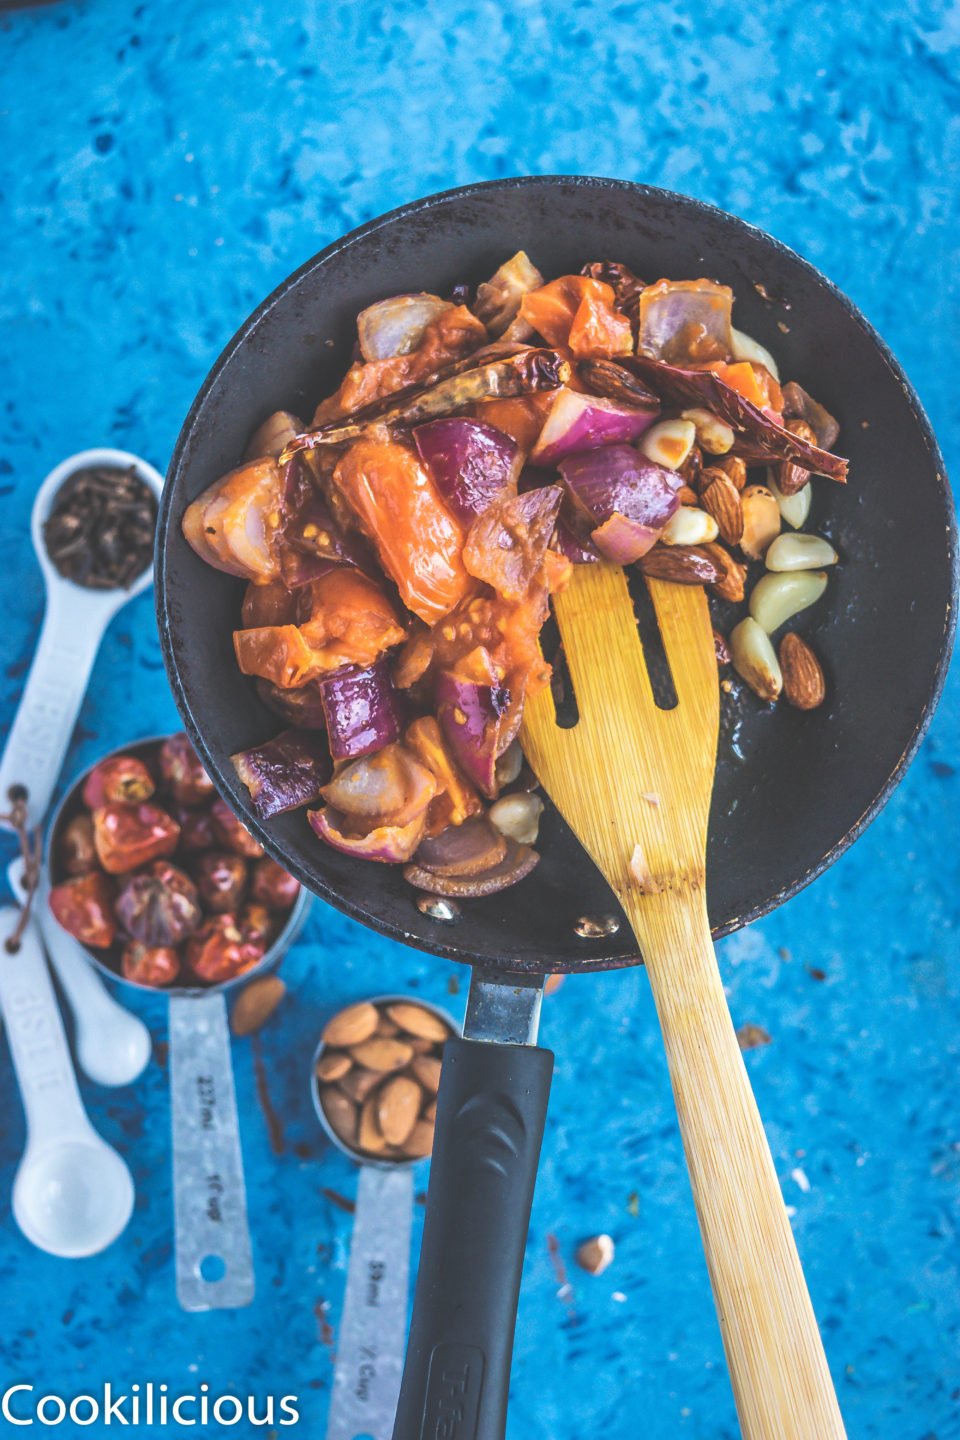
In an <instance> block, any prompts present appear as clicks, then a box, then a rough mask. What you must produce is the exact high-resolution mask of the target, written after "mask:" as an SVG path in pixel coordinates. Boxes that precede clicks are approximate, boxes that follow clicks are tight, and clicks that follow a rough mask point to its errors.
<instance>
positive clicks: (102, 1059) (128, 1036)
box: [7, 858, 152, 1085]
mask: <svg viewBox="0 0 960 1440" xmlns="http://www.w3.org/2000/svg"><path fill="white" fill-rule="evenodd" d="M7 879H8V880H9V881H10V888H11V890H12V891H13V893H14V895H15V897H16V898H17V900H19V902H20V904H21V905H22V904H23V903H24V901H25V899H26V890H25V889H24V885H23V861H22V860H21V859H19V858H18V859H16V860H14V862H13V864H12V865H10V867H9V868H8V870H7ZM48 894H49V882H48V880H47V874H46V870H44V871H43V872H42V873H41V876H40V884H39V886H38V888H37V893H36V895H35V896H34V901H33V907H34V908H33V914H34V918H35V920H36V922H37V928H38V929H39V931H40V934H41V935H42V937H43V944H44V948H45V950H46V952H47V957H48V959H49V960H50V962H51V964H52V965H53V968H54V970H55V971H56V972H57V979H58V980H59V981H60V985H61V987H62V989H63V991H64V994H65V995H66V997H67V999H68V1001H69V1002H70V1008H71V1010H72V1011H73V1023H74V1043H75V1045H76V1050H77V1059H78V1060H79V1061H80V1064H81V1066H82V1068H83V1071H84V1074H85V1075H88V1076H89V1077H90V1079H91V1080H93V1081H95V1082H96V1083H97V1084H98V1085H132V1084H133V1082H134V1080H136V1078H137V1076H138V1075H141V1074H142V1073H143V1071H144V1069H145V1067H146V1064H147V1061H148V1060H149V1059H150V1053H151V1048H152V1047H151V1042H150V1031H149V1030H148V1029H147V1027H146V1025H144V1023H143V1021H142V1020H141V1019H140V1018H139V1017H138V1016H136V1015H132V1014H131V1013H130V1011H129V1010H125V1009H124V1007H123V1006H122V1005H120V1004H118V1003H117V1001H116V1000H115V999H114V998H113V996H112V995H111V994H110V992H109V990H108V989H107V987H106V985H104V983H103V981H102V980H101V979H100V976H99V975H98V974H97V972H96V970H94V968H93V966H92V965H91V964H90V961H89V960H88V959H87V956H86V952H85V951H84V949H83V946H82V945H80V944H79V942H78V941H76V940H75V939H74V938H73V936H72V935H68V934H67V932H66V930H64V929H63V928H62V926H60V925H58V924H57V921H56V920H55V919H54V917H53V915H52V913H51V911H50V907H49V905H48V904H47V896H48Z"/></svg>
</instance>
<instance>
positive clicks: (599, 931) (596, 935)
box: [573, 915, 620, 940]
mask: <svg viewBox="0 0 960 1440" xmlns="http://www.w3.org/2000/svg"><path fill="white" fill-rule="evenodd" d="M573 928H574V930H576V932H577V934H578V935H579V936H580V937H581V938H582V939H584V940H601V939H602V938H603V937H604V936H605V935H616V933H617V931H618V930H619V929H620V921H619V920H618V919H617V917H616V915H581V916H580V917H579V919H577V920H575V921H574V925H573Z"/></svg>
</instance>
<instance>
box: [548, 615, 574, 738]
mask: <svg viewBox="0 0 960 1440" xmlns="http://www.w3.org/2000/svg"><path fill="white" fill-rule="evenodd" d="M540 649H541V651H542V652H543V658H544V660H546V661H547V663H548V664H550V665H552V667H553V675H552V676H551V679H550V690H551V693H552V695H553V704H554V709H555V710H556V712H557V724H558V725H559V726H560V729H561V730H572V729H573V727H574V726H575V725H576V724H577V722H578V721H579V719H580V710H579V707H578V706H577V697H576V695H575V694H574V689H573V677H572V676H571V674H570V667H569V665H568V664H567V656H566V652H565V651H564V648H563V641H562V640H561V638H560V627H559V625H558V624H557V617H556V616H555V615H554V613H553V602H552V601H551V604H550V613H549V615H548V616H547V619H546V621H545V623H544V626H543V629H542V630H541V631H540Z"/></svg>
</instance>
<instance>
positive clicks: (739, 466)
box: [711, 455, 747, 490]
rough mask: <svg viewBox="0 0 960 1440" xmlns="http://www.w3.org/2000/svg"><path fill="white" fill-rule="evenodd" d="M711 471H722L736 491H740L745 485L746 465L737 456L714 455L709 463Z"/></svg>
mask: <svg viewBox="0 0 960 1440" xmlns="http://www.w3.org/2000/svg"><path fill="white" fill-rule="evenodd" d="M711 469H714V470H722V471H723V473H724V474H725V475H729V477H730V479H731V480H732V481H733V483H734V485H736V487H737V489H738V490H742V489H743V487H744V485H746V483H747V467H746V463H745V462H744V461H743V460H741V459H740V456H739V455H715V456H714V458H713V460H712V461H711Z"/></svg>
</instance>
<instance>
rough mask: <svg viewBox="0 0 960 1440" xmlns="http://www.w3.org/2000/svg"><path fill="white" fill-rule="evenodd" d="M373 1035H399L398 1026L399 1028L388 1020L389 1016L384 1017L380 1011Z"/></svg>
mask: <svg viewBox="0 0 960 1440" xmlns="http://www.w3.org/2000/svg"><path fill="white" fill-rule="evenodd" d="M374 1034H376V1035H386V1036H390V1035H399V1034H400V1026H399V1025H395V1024H394V1022H393V1021H392V1020H391V1019H390V1016H389V1015H384V1014H383V1012H382V1011H381V1014H380V1018H379V1020H378V1021H377V1028H376V1030H375V1031H374Z"/></svg>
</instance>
